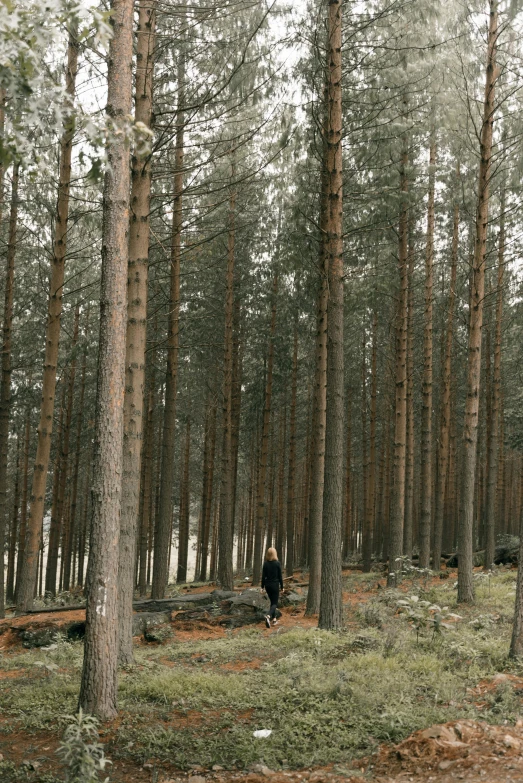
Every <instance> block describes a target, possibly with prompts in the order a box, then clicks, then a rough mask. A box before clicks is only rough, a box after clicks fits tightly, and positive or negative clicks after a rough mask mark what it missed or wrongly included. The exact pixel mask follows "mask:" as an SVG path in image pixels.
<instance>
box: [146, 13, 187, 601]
mask: <svg viewBox="0 0 523 783" xmlns="http://www.w3.org/2000/svg"><path fill="white" fill-rule="evenodd" d="M183 9H185V5H183ZM184 13H185V11H184ZM184 105H185V55H184V52H183V49H182V51H180V54H179V57H178V109H177V112H176V146H175V153H174V154H175V174H174V199H173V222H172V238H171V289H170V295H169V302H170V305H169V321H168V327H167V330H168V334H167V372H166V376H165V409H164V419H163V438H162V462H161V473H160V475H161V483H160V504H159V508H158V520H157V523H156V531H155V532H156V534H155V537H154V560H153V582H152V589H151V598H163V597H164V595H165V589H166V587H167V584H168V582H169V541H170V535H171V527H172V517H173V497H172V488H173V484H174V444H175V428H176V392H177V388H178V353H179V347H180V259H181V249H182V244H181V241H182V229H183V211H182V209H183V204H182V199H183V186H184V171H183V159H184V135H185V109H184Z"/></svg>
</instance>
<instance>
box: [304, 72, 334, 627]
mask: <svg viewBox="0 0 523 783" xmlns="http://www.w3.org/2000/svg"><path fill="white" fill-rule="evenodd" d="M327 100H328V95H327V82H325V96H324V104H325V105H324V127H323V135H322V146H323V149H322V170H321V194H320V232H321V233H320V257H319V270H318V271H319V279H320V289H319V293H318V314H317V321H316V357H315V359H316V366H315V377H314V394H313V402H312V462H311V488H310V503H309V508H310V512H309V590H308V593H307V607H306V610H305V614H306V615H313V614H318V613H319V611H320V597H321V538H322V520H323V488H324V482H325V476H324V472H325V415H326V406H327V307H328V301H329V284H328V269H327V265H326V261H327V254H326V252H325V251H326V243H325V241H324V236H323V233H324V232H325V231H326V230H327V215H328V190H327V188H328V184H329V179H328V176H327V167H326V163H327V155H326V150H327V146H326V144H327V138H326V134H327Z"/></svg>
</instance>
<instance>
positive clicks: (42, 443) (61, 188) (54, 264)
mask: <svg viewBox="0 0 523 783" xmlns="http://www.w3.org/2000/svg"><path fill="white" fill-rule="evenodd" d="M129 1H130V0H129ZM77 71H78V41H77V30H76V28H72V29H71V31H70V34H69V45H68V50H67V75H66V91H67V95H68V98H69V101H70V103H71V105H72V103H73V99H74V92H75V84H76V74H77ZM74 129H75V125H74V120H73V118H72V117H71V118H68V119H67V120H66V122H65V124H64V132H63V135H62V138H61V141H60V171H59V184H58V200H57V205H56V224H55V237H54V244H53V257H52V259H51V279H50V283H49V303H48V314H47V326H46V334H45V358H44V367H43V379H42V401H41V404H40V420H39V423H38V440H37V447H36V459H35V465H34V471H33V482H32V487H31V497H30V509H29V520H28V525H27V533H26V540H25V548H24V562H23V564H22V571H21V575H20V584H19V587H18V589H17V601H16V604H17V610H18V611H19V612H24V611H25V610H26V609H30V608H31V607H32V605H33V595H34V589H35V584H36V575H37V569H38V553H39V550H40V543H41V542H40V534H41V530H42V524H43V519H44V505H45V488H46V484H47V472H48V469H49V455H50V453H51V440H52V434H53V416H54V401H55V392H56V368H57V364H58V346H59V342H60V319H61V315H62V296H63V286H64V264H65V256H66V252H67V224H68V220H69V188H70V181H71V153H72V148H73V137H74Z"/></svg>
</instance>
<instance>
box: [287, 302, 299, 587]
mask: <svg viewBox="0 0 523 783" xmlns="http://www.w3.org/2000/svg"><path fill="white" fill-rule="evenodd" d="M297 389H298V324H297V316H296V319H295V321H294V347H293V352H292V381H291V414H290V424H289V428H290V431H289V470H288V474H287V552H286V560H285V570H286V572H287V576H292V575H293V573H294V545H295V540H294V534H295V530H294V514H295V506H296V495H295V493H296V394H297Z"/></svg>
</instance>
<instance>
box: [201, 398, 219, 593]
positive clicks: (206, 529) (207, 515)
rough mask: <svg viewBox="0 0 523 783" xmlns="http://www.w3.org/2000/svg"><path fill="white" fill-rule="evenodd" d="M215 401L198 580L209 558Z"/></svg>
mask: <svg viewBox="0 0 523 783" xmlns="http://www.w3.org/2000/svg"><path fill="white" fill-rule="evenodd" d="M216 412H217V411H216V403H215V401H214V400H212V401H211V403H210V408H209V429H210V432H209V435H208V437H209V451H208V456H207V463H206V468H205V473H204V482H205V483H204V488H203V498H202V553H201V561H200V577H199V578H200V582H205V581H206V580H207V561H208V558H209V534H210V530H211V510H212V496H213V487H214V455H215V451H216Z"/></svg>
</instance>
